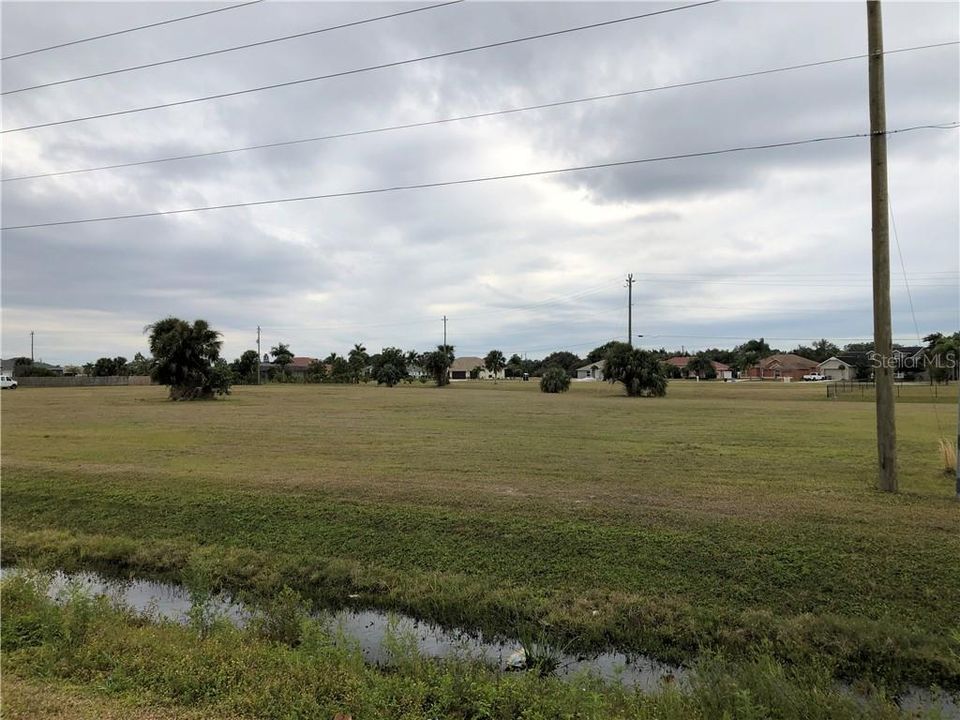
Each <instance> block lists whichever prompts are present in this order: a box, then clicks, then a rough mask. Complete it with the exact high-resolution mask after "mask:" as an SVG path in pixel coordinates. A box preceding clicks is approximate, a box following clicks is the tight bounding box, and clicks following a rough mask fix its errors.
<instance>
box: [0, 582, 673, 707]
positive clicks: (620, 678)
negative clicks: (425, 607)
mask: <svg viewBox="0 0 960 720" xmlns="http://www.w3.org/2000/svg"><path fill="white" fill-rule="evenodd" d="M22 572H24V571H22V570H21V569H19V568H16V567H4V568H2V569H0V578H4V577H10V576H12V575H15V574H18V573H22ZM49 579H50V580H49V586H48V588H47V594H48V596H49V597H50V598H51V599H54V600H58V601H62V600H63V599H65V598H67V597H69V596H70V595H71V593H76V592H79V593H82V594H83V595H86V596H98V595H104V596H107V597H109V598H111V599H113V600H116V601H118V602H119V603H121V604H122V605H124V606H126V607H128V608H130V609H132V610H134V611H136V612H137V613H142V614H145V615H147V616H148V617H153V618H157V619H162V620H169V621H173V622H178V623H181V624H188V623H190V622H191V621H192V620H195V619H197V618H202V619H203V621H205V622H214V621H216V620H218V619H219V620H223V621H226V622H229V623H231V624H233V625H235V626H237V627H241V628H242V627H245V626H246V625H247V624H248V623H249V622H250V621H251V619H252V618H253V616H254V614H255V610H254V609H253V608H252V607H250V606H248V605H246V604H244V603H243V602H240V601H237V600H235V599H233V598H231V597H230V596H229V595H225V594H219V595H209V596H205V597H204V598H203V599H202V602H203V603H204V607H203V608H200V607H198V606H197V605H195V603H196V602H197V595H196V593H193V592H191V591H190V590H189V589H188V588H186V587H185V586H183V585H175V584H172V583H161V582H154V581H151V580H115V579H111V578H106V577H104V576H102V575H99V574H97V573H93V572H78V573H64V572H61V571H56V572H54V573H52V574H50V575H49ZM314 617H315V618H316V619H321V620H324V621H325V622H326V624H327V625H328V627H329V629H330V631H331V634H332V636H333V637H334V638H336V639H337V641H338V642H340V643H342V644H344V645H345V646H347V647H353V648H356V649H357V650H358V651H359V652H360V653H361V654H362V656H363V659H364V661H365V662H367V663H369V664H371V665H375V666H377V667H389V666H390V664H391V662H392V660H393V658H394V656H395V654H396V652H397V649H398V648H399V647H403V648H405V649H409V650H413V651H415V652H416V653H418V654H419V655H420V656H422V657H425V658H433V659H443V658H453V657H457V658H469V659H474V660H480V661H482V662H485V663H487V664H488V665H492V666H494V667H498V668H499V669H500V670H501V671H503V672H521V671H532V672H542V673H544V674H553V675H556V676H557V677H561V678H567V679H573V678H576V677H579V676H582V675H583V674H585V673H588V674H590V675H591V676H593V677H595V678H598V679H601V680H604V681H607V682H619V683H621V684H623V685H625V686H628V687H635V688H638V689H640V690H643V691H645V692H653V691H655V690H656V689H657V688H658V687H660V686H661V685H662V684H665V683H678V684H682V682H683V679H684V677H685V676H686V673H687V671H686V670H685V669H684V668H683V667H681V666H678V665H672V664H668V663H661V662H658V661H656V660H653V659H652V658H649V657H646V656H643V655H626V654H623V653H615V652H608V653H592V654H570V653H565V652H562V651H559V650H557V649H556V648H553V647H550V646H549V645H547V644H546V643H545V642H543V641H542V640H539V639H537V638H529V639H524V640H520V639H504V640H485V639H483V638H481V637H478V636H477V635H476V634H475V633H470V632H467V631H465V630H457V629H453V630H448V629H444V628H441V627H440V626H438V625H434V624H432V623H427V622H423V621H421V620H418V619H416V618H414V617H410V616H408V615H404V614H401V613H395V612H389V613H388V612H382V611H379V610H372V609H361V608H357V609H350V608H345V609H342V610H339V611H323V612H320V613H314Z"/></svg>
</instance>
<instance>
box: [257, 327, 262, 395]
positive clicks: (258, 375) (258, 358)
mask: <svg viewBox="0 0 960 720" xmlns="http://www.w3.org/2000/svg"><path fill="white" fill-rule="evenodd" d="M261 357H262V356H261V355H260V326H259V325H257V385H259V384H260V359H261Z"/></svg>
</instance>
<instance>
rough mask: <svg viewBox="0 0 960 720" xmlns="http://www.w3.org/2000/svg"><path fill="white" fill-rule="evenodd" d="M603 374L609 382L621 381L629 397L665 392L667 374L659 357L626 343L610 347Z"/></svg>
mask: <svg viewBox="0 0 960 720" xmlns="http://www.w3.org/2000/svg"><path fill="white" fill-rule="evenodd" d="M603 374H604V376H605V377H606V378H607V380H609V381H610V382H622V383H623V386H624V388H626V391H627V395H629V396H630V397H662V396H664V395H666V394H667V376H666V374H665V373H664V369H663V364H662V363H661V362H660V359H659V358H658V357H657V356H656V355H654V354H653V353H649V352H646V351H645V350H639V349H634V348H632V347H630V346H629V345H627V343H617V344H616V345H614V346H612V347H611V348H610V350H609V351H608V352H607V364H606V366H605V367H604V370H603Z"/></svg>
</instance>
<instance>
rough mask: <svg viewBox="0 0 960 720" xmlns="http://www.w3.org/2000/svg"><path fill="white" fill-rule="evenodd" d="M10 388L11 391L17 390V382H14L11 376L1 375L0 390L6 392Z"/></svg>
mask: <svg viewBox="0 0 960 720" xmlns="http://www.w3.org/2000/svg"><path fill="white" fill-rule="evenodd" d="M7 388H10V389H11V390H16V389H17V381H16V380H14V379H13V378H12V377H10V376H9V375H0V390H6V389H7Z"/></svg>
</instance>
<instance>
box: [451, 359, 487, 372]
mask: <svg viewBox="0 0 960 720" xmlns="http://www.w3.org/2000/svg"><path fill="white" fill-rule="evenodd" d="M475 367H483V358H478V357H474V356H472V355H465V356H464V357H458V358H457V359H456V360H454V361H453V364H452V365H451V366H450V369H451V370H464V371H466V372H470V371H471V370H473V369H474V368H475Z"/></svg>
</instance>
